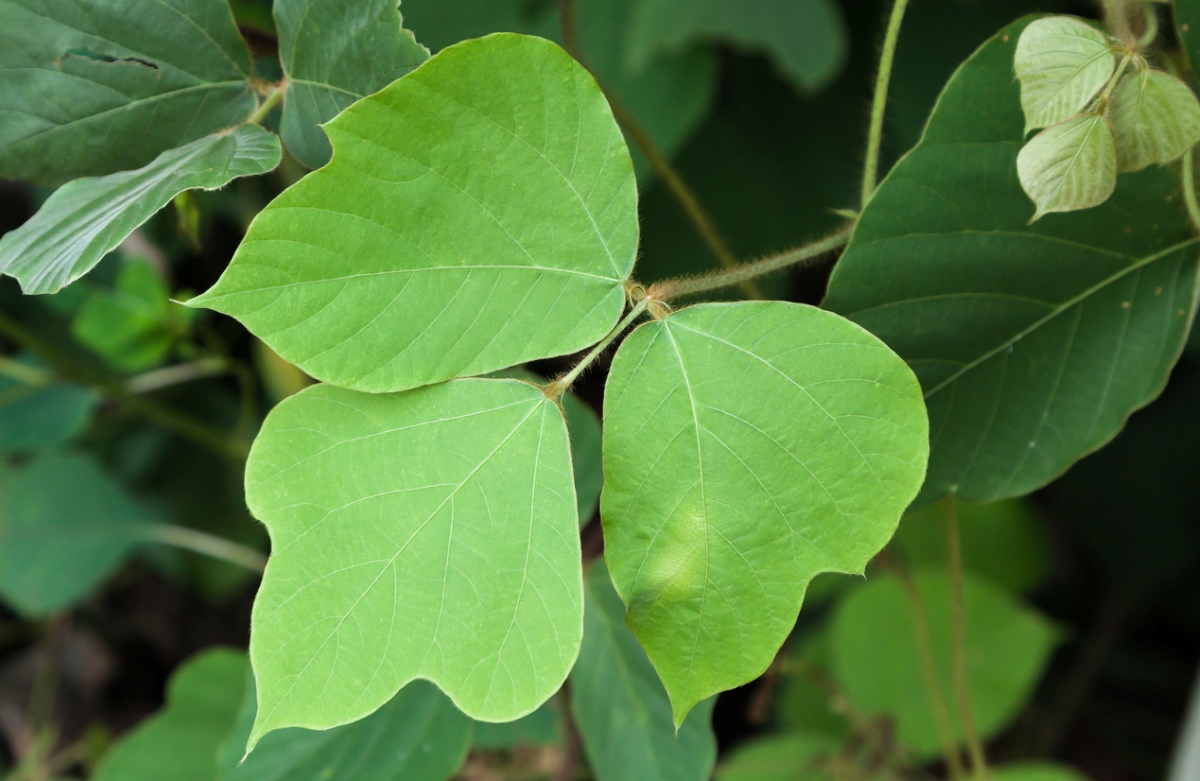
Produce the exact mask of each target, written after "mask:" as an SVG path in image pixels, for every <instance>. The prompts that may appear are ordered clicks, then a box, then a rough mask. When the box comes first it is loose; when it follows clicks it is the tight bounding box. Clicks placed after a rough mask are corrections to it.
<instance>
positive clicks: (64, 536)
mask: <svg viewBox="0 0 1200 781" xmlns="http://www.w3.org/2000/svg"><path fill="white" fill-rule="evenodd" d="M4 488H5V490H4V491H3V492H2V494H0V495H2V497H3V498H2V500H0V502H2V503H0V595H2V596H3V597H4V599H5V601H7V602H8V603H9V604H11V605H12V606H13V607H15V608H16V609H17V610H19V611H20V612H21V613H23V614H25V615H27V616H33V617H40V616H47V615H50V614H51V613H53V612H55V611H56V610H61V609H62V608H65V607H69V606H71V605H72V604H74V603H75V602H77V601H79V600H80V599H82V598H83V597H85V596H87V595H88V593H89V592H90V591H91V590H92V589H93V588H95V587H96V585H97V584H99V583H100V581H102V580H103V579H104V578H105V577H107V576H108V574H109V573H110V572H112V571H113V570H114V569H115V568H116V567H117V565H118V564H120V563H121V561H122V560H123V559H124V558H125V557H126V556H127V555H129V552H130V551H131V550H132V549H133V548H134V547H135V546H136V545H137V544H138V543H139V542H141V541H143V540H144V539H145V538H146V536H147V535H146V528H147V525H148V523H149V519H148V518H147V517H146V515H145V514H144V512H143V511H142V510H140V509H139V508H138V507H137V506H136V505H134V504H133V503H132V502H131V501H130V500H129V499H128V497H126V496H125V494H124V493H122V492H121V490H120V488H118V487H117V486H116V485H114V484H113V482H112V481H111V480H110V479H109V478H108V476H107V475H105V474H104V473H103V472H101V471H100V470H99V468H97V467H96V466H95V464H93V463H92V462H91V461H90V460H88V459H85V458H83V457H80V456H68V457H57V458H46V459H42V460H38V461H35V462H34V463H33V465H32V466H30V467H28V468H27V469H24V470H22V471H19V472H16V473H14V474H11V475H9V476H8V479H7V481H6V485H5V487H4Z"/></svg>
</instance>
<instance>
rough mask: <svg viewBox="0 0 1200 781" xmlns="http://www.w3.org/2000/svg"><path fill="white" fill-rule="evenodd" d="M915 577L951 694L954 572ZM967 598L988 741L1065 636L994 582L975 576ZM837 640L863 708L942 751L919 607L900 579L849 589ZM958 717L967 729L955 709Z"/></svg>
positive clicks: (970, 646)
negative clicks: (924, 672) (925, 671)
mask: <svg viewBox="0 0 1200 781" xmlns="http://www.w3.org/2000/svg"><path fill="white" fill-rule="evenodd" d="M913 577H914V581H915V583H916V587H917V590H918V591H919V592H920V594H921V598H922V599H923V601H924V604H925V612H926V613H927V615H928V626H929V636H930V641H931V642H930V644H931V646H932V648H933V656H934V666H935V668H936V672H937V676H938V680H939V682H940V686H941V688H942V691H943V692H953V691H954V688H953V678H952V675H951V669H952V668H951V664H950V647H951V642H950V631H951V629H950V627H951V609H950V581H949V577H948V576H947V575H946V573H945V571H944V570H917V571H915V573H914V576H913ZM963 601H964V607H965V611H966V613H965V615H966V631H967V635H966V637H967V687H968V689H969V691H970V694H971V704H972V709H973V713H974V717H975V723H976V727H977V728H978V730H979V733H980V737H982V738H985V739H986V738H988V737H990V736H992V735H995V734H996V733H998V732H999V731H1000V730H1002V729H1004V727H1006V726H1007V725H1008V724H1009V723H1010V722H1011V721H1012V719H1013V718H1015V717H1016V715H1017V714H1018V713H1019V712H1020V710H1021V708H1022V706H1023V705H1024V704H1025V702H1026V701H1027V700H1028V698H1029V696H1030V695H1031V694H1032V693H1033V687H1034V685H1035V684H1037V682H1038V679H1039V678H1040V677H1041V674H1042V671H1043V669H1044V668H1045V665H1046V662H1047V661H1049V657H1050V652H1051V651H1052V650H1053V649H1054V646H1055V645H1056V644H1057V643H1058V632H1057V631H1056V630H1055V629H1054V627H1053V626H1052V625H1051V624H1050V623H1049V622H1048V621H1047V620H1046V619H1045V618H1043V617H1042V616H1041V615H1040V614H1038V613H1036V612H1034V611H1033V610H1032V609H1030V608H1028V607H1025V606H1023V605H1021V604H1020V603H1019V602H1017V601H1016V600H1014V599H1013V598H1012V597H1011V596H1009V595H1008V594H1007V593H1006V592H1005V591H1003V590H1001V589H1000V588H998V587H996V586H993V585H991V584H990V583H988V582H987V581H983V580H978V579H976V578H974V577H971V576H967V578H966V580H965V582H964V589H963ZM830 639H831V642H832V650H833V654H832V656H833V670H834V675H835V676H836V678H837V681H838V683H839V684H840V686H841V688H842V691H844V692H845V693H846V695H847V696H848V697H849V698H850V699H851V701H853V703H854V705H855V706H856V707H857V708H858V709H859V711H860V712H862V713H863V714H864V715H866V716H878V715H891V716H892V717H894V718H895V723H896V737H897V739H898V740H899V741H900V742H902V743H904V744H905V745H907V746H908V747H909V748H911V749H912V750H913V751H914V752H916V753H917V754H918V755H919V756H922V757H931V756H934V755H935V754H937V752H938V751H939V750H940V749H941V743H940V741H939V737H938V735H939V733H938V731H937V722H936V720H935V718H934V714H933V710H932V708H931V707H930V704H929V698H928V696H927V694H926V689H925V684H924V679H923V678H922V677H921V669H922V667H921V657H920V655H919V653H918V650H917V649H918V646H917V641H916V630H915V628H914V624H913V617H912V611H911V609H910V607H909V602H908V598H907V597H906V596H905V592H904V588H903V587H902V586H901V584H900V582H899V581H898V580H897V579H896V578H894V577H892V576H886V577H880V578H877V579H875V580H872V581H871V582H870V583H868V584H867V585H866V586H864V587H862V588H860V589H858V590H857V591H855V592H854V593H853V594H851V595H850V596H849V597H848V598H847V599H846V600H844V601H843V602H842V603H841V604H840V605H839V606H838V610H837V613H836V614H835V615H834V619H833V627H832V635H831V638H830ZM947 696H949V695H947ZM947 702H950V701H949V700H947ZM949 710H953V708H952V707H951V708H949ZM950 719H951V721H952V722H953V724H952V726H953V727H954V729H955V730H956V734H958V735H959V736H961V730H959V728H958V726H957V725H958V718H957V713H956V712H952V713H951V714H950Z"/></svg>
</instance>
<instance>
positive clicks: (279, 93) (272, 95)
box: [243, 79, 287, 125]
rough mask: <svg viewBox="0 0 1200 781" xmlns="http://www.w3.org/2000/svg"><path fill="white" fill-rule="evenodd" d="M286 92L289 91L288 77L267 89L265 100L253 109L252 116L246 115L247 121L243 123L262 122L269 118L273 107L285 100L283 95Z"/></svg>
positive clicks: (256, 123) (255, 123) (254, 123)
mask: <svg viewBox="0 0 1200 781" xmlns="http://www.w3.org/2000/svg"><path fill="white" fill-rule="evenodd" d="M286 92H287V80H286V79H284V80H283V81H281V82H279V83H278V84H272V85H271V88H270V89H269V90H267V96H266V97H265V98H264V99H263V102H262V103H259V104H258V108H256V109H254V111H252V112H251V113H250V116H248V117H246V121H245V123H243V124H247V125H258V124H261V123H262V121H263V120H264V119H266V118H267V115H268V114H270V113H271V109H273V108H275V107H276V106H278V105H279V101H281V100H283V95H284V93H286Z"/></svg>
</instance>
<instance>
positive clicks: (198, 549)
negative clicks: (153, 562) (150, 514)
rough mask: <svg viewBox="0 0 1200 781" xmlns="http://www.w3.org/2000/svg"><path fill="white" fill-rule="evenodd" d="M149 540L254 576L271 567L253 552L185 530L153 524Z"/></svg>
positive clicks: (219, 539)
mask: <svg viewBox="0 0 1200 781" xmlns="http://www.w3.org/2000/svg"><path fill="white" fill-rule="evenodd" d="M146 539H148V540H151V541H153V542H158V543H162V544H163V545H171V546H174V547H176V548H183V549H185V550H190V551H193V552H195V553H202V554H204V555H205V556H211V557H212V558H214V559H220V560H221V561H225V562H228V563H230V564H235V565H237V566H239V567H245V568H246V569H248V570H252V571H254V572H262V571H263V570H264V569H266V566H267V557H266V556H264V555H263V554H261V553H259V552H258V551H256V550H254V549H253V548H248V547H246V546H245V545H241V544H239V543H236V542H233V541H232V540H227V539H224V538H223V537H217V536H214V535H212V534H206V533H205V532H202V531H197V530H196V529H188V528H186V527H184V526H174V525H172V524H168V523H156V524H153V525H151V526H149V527H147V529H146Z"/></svg>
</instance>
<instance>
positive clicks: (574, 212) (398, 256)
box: [189, 34, 638, 392]
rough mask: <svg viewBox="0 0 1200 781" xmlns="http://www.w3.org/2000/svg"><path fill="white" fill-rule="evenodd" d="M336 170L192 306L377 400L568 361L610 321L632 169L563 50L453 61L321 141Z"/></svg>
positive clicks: (365, 108) (314, 178)
mask: <svg viewBox="0 0 1200 781" xmlns="http://www.w3.org/2000/svg"><path fill="white" fill-rule="evenodd" d="M325 129H326V131H327V132H328V133H329V137H330V139H331V140H332V142H333V146H334V150H335V154H334V160H333V162H332V163H330V164H329V165H328V166H326V167H325V168H323V169H321V170H320V171H317V172H315V173H313V174H311V175H309V176H308V177H306V178H304V179H303V180H302V181H300V182H299V183H298V184H296V185H294V186H292V187H291V188H289V189H288V190H287V191H286V192H284V194H283V195H281V196H280V197H279V198H277V199H275V201H274V202H273V203H272V204H271V205H270V206H268V207H267V208H266V209H265V210H263V211H262V212H261V213H260V214H259V215H258V216H257V217H256V218H255V220H254V223H253V224H252V225H251V226H250V230H249V232H248V234H247V235H246V239H245V241H244V242H243V243H242V246H241V247H240V248H239V249H238V252H237V254H236V255H235V256H234V258H233V262H232V263H231V265H230V266H229V268H228V269H227V270H226V272H225V274H224V275H223V276H222V277H221V279H220V280H219V281H218V282H217V284H216V286H215V287H213V288H212V289H211V290H209V291H208V292H207V293H205V294H204V295H202V296H200V297H199V298H196V299H192V301H191V302H189V304H191V305H197V306H206V307H209V308H212V309H216V310H218V311H220V312H224V313H226V314H229V315H233V316H234V317H237V318H238V319H239V320H241V321H242V323H243V324H244V325H245V326H246V327H247V328H249V329H250V330H251V331H253V332H254V333H255V334H256V335H257V336H259V337H260V338H261V339H262V340H263V341H265V342H266V343H267V344H268V345H270V346H271V348H272V349H274V350H275V351H276V352H277V353H279V354H280V355H282V356H283V357H284V358H286V359H287V360H289V361H291V362H292V363H295V364H297V365H298V366H300V367H301V368H302V369H304V370H305V371H306V372H308V373H309V374H311V375H312V376H314V377H316V378H318V379H321V380H324V381H326V382H331V383H333V384H336V385H342V386H345V387H350V388H354V389H357V390H366V391H372V392H380V391H395V390H404V389H407V388H413V387H417V386H420V385H425V384H428V383H431V382H437V381H439V380H445V379H448V378H451V377H457V376H463V375H471V374H482V373H486V372H489V371H494V370H496V369H500V368H503V367H506V366H512V365H515V364H518V363H523V362H525V361H529V360H533V359H536V358H547V357H550V356H554V355H565V354H569V353H572V352H576V351H578V350H580V349H582V348H584V347H586V346H588V345H589V344H592V343H594V342H596V341H598V340H599V339H600V338H602V337H603V336H604V335H605V334H606V333H607V332H608V331H609V330H610V329H611V328H612V327H613V326H614V325H615V324H616V321H617V319H618V318H619V317H620V315H621V310H622V308H623V306H624V303H625V293H624V288H623V286H624V282H625V280H626V278H627V277H628V276H629V273H630V271H631V269H632V267H633V261H634V255H635V253H636V251H637V237H638V222H637V188H636V184H635V182H634V178H633V168H632V164H631V163H630V161H629V152H628V150H627V149H626V147H625V145H624V143H623V141H622V139H621V135H620V131H619V130H618V128H617V124H616V122H615V121H614V120H613V118H612V113H611V112H610V111H609V108H608V104H607V102H605V99H604V95H603V94H602V93H601V92H600V89H599V87H597V86H596V82H595V81H594V80H593V79H592V77H591V76H590V75H589V74H588V73H587V71H585V70H584V69H583V68H582V67H580V65H579V64H578V63H576V62H575V61H574V60H573V59H571V57H570V56H569V55H568V54H567V53H566V52H564V51H563V50H562V49H560V48H559V47H557V46H555V45H554V44H552V43H550V42H548V41H544V40H540V39H537V38H529V37H525V36H520V35H511V34H498V35H492V36H488V37H487V38H482V39H479V40H475V41H469V42H467V43H464V44H460V45H458V46H452V47H450V48H449V49H446V50H444V51H443V52H441V53H440V54H438V55H437V56H436V57H434V58H433V59H431V60H430V61H429V62H428V63H426V64H425V65H424V66H422V67H421V68H419V69H418V70H416V71H414V72H413V73H411V74H409V75H408V76H406V77H404V78H403V79H400V80H399V81H397V82H394V83H393V84H392V85H391V86H389V87H387V88H385V89H384V90H383V91H382V92H379V93H377V94H375V95H373V96H371V97H369V98H366V99H364V100H361V101H359V102H358V103H356V104H354V105H353V106H352V107H350V108H348V109H346V111H344V112H342V114H340V115H339V116H338V118H337V119H335V120H334V121H333V122H331V123H329V124H328V125H326V126H325Z"/></svg>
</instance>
